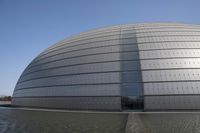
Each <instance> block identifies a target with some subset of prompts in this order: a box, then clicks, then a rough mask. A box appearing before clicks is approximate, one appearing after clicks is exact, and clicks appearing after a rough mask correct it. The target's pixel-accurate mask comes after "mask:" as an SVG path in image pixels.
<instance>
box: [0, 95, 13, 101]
mask: <svg viewBox="0 0 200 133" xmlns="http://www.w3.org/2000/svg"><path fill="white" fill-rule="evenodd" d="M0 101H11V96H1V97H0Z"/></svg>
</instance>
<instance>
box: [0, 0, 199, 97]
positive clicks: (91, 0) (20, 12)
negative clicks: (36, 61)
mask: <svg viewBox="0 0 200 133" xmlns="http://www.w3.org/2000/svg"><path fill="white" fill-rule="evenodd" d="M140 22H182V23H194V24H199V23H200V0H0V95H12V92H13V89H14V87H15V84H16V82H17V79H18V78H19V76H20V74H21V73H22V71H23V70H24V69H25V67H26V66H27V65H28V64H29V63H30V61H31V60H32V59H33V58H34V57H36V56H37V55H38V54H39V53H40V52H42V51H43V50H44V49H45V48H47V47H49V46H51V45H52V44H54V43H56V42H58V41H60V40H62V39H64V38H66V37H68V36H70V35H74V34H77V33H79V32H82V31H87V30H90V29H93V28H98V27H102V26H109V25H116V24H125V23H140Z"/></svg>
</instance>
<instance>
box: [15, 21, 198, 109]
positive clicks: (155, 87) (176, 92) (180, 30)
mask: <svg viewBox="0 0 200 133" xmlns="http://www.w3.org/2000/svg"><path fill="white" fill-rule="evenodd" d="M12 105H14V106H24V107H42V108H60V109H72V110H119V111H122V110H135V109H136V110H142V111H151V110H158V111H159V110H191V109H200V26H199V25H189V24H176V23H146V24H127V25H118V26H111V27H106V28H100V29H96V30H91V31H88V32H84V33H80V34H79V35H76V36H73V37H70V38H68V39H65V40H63V41H60V42H58V43H57V44H55V45H53V46H51V47H49V48H48V49H46V50H45V51H44V52H42V53H41V54H39V55H38V56H37V57H36V58H35V59H34V60H33V61H32V62H31V63H30V64H29V65H28V66H27V68H26V69H25V70H24V72H23V73H22V75H21V77H20V78H19V80H18V82H17V84H16V87H15V90H14V92H13V97H12Z"/></svg>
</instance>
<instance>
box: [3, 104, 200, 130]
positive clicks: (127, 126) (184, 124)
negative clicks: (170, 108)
mask: <svg viewBox="0 0 200 133" xmlns="http://www.w3.org/2000/svg"><path fill="white" fill-rule="evenodd" d="M125 132H126V133H199V132H200V113H199V112H196V113H195V112H193V113H129V114H126V113H81V112H55V111H38V110H22V109H10V108H8V107H0V133H125Z"/></svg>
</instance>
